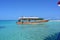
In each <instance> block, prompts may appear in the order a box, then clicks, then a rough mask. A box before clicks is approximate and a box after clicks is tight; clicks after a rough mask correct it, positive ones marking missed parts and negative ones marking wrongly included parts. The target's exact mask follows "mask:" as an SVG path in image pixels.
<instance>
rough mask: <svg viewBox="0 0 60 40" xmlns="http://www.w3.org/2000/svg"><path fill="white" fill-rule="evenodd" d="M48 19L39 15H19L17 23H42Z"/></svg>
mask: <svg viewBox="0 0 60 40" xmlns="http://www.w3.org/2000/svg"><path fill="white" fill-rule="evenodd" d="M48 21H49V20H44V19H43V18H39V17H19V19H18V21H17V24H40V23H44V22H48Z"/></svg>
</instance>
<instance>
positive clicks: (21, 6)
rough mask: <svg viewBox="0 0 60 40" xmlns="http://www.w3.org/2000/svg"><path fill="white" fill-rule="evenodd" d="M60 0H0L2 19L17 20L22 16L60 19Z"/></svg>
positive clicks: (0, 16) (0, 17)
mask: <svg viewBox="0 0 60 40" xmlns="http://www.w3.org/2000/svg"><path fill="white" fill-rule="evenodd" d="M57 2H58V0H0V20H17V19H18V17H20V16H38V17H41V18H45V19H60V7H59V6H57Z"/></svg>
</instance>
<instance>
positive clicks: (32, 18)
mask: <svg viewBox="0 0 60 40" xmlns="http://www.w3.org/2000/svg"><path fill="white" fill-rule="evenodd" d="M19 20H43V18H39V17H19Z"/></svg>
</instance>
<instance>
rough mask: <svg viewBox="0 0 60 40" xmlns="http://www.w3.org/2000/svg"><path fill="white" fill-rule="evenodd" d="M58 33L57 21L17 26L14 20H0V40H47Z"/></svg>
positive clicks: (58, 25) (59, 24)
mask: <svg viewBox="0 0 60 40" xmlns="http://www.w3.org/2000/svg"><path fill="white" fill-rule="evenodd" d="M58 32H60V22H59V21H49V22H47V23H43V24H28V25H23V24H22V25H18V24H16V21H14V20H0V40H49V39H48V38H47V37H52V36H53V35H55V33H58ZM55 38H57V36H55ZM55 38H52V40H55Z"/></svg>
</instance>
